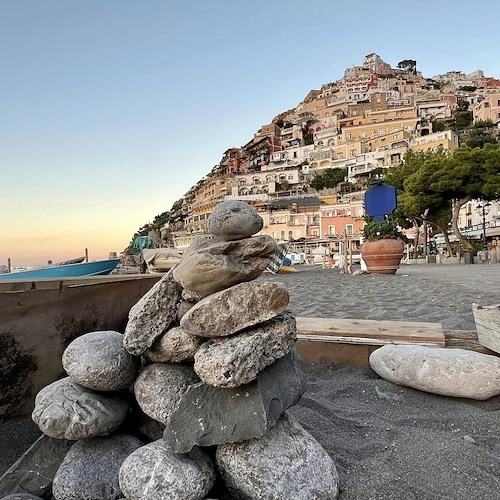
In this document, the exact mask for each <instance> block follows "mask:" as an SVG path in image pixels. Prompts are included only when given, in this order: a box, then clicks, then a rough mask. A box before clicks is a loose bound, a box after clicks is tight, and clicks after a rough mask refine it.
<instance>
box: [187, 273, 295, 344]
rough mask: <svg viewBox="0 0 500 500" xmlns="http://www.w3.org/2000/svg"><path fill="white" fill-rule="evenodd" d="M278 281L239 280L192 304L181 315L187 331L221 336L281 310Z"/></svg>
mask: <svg viewBox="0 0 500 500" xmlns="http://www.w3.org/2000/svg"><path fill="white" fill-rule="evenodd" d="M288 300H289V296H288V291H287V289H286V288H285V286H284V285H282V284H281V283H273V282H271V281H264V282H262V283H240V284H239V285H235V286H232V287H231V288H227V289H226V290H222V291H221V292H218V293H214V294H212V295H210V296H208V297H205V298H204V299H203V300H200V302H198V303H197V304H195V305H194V306H193V307H192V308H191V309H190V310H189V311H188V312H187V313H186V314H185V315H184V316H183V318H182V320H181V327H182V328H183V330H184V331H186V332H187V333H189V334H190V335H198V336H200V337H225V336H227V335H232V334H233V333H236V332H238V331H240V330H243V329H244V328H248V327H250V326H254V325H257V324H259V323H262V322H264V321H267V320H269V319H271V318H273V317H274V316H277V315H278V314H281V313H282V312H283V311H284V310H285V308H286V306H287V305H288Z"/></svg>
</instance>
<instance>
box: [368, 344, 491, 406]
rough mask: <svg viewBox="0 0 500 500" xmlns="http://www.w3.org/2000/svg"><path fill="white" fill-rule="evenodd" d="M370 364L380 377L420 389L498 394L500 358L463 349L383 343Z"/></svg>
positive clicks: (477, 396)
mask: <svg viewBox="0 0 500 500" xmlns="http://www.w3.org/2000/svg"><path fill="white" fill-rule="evenodd" d="M370 366H371V367H372V369H373V370H374V371H375V372H377V374H378V375H380V376H381V377H382V378H383V379H385V380H388V381H389V382H393V383H395V384H398V385H403V386H407V387H412V388H413V389H418V390H420V391H425V392H430V393H433V394H440V395H442V396H454V397H459V398H469V399H479V400H483V399H488V398H491V397H492V396H496V395H498V394H500V358H498V357H496V356H490V355H488V354H482V353H479V352H475V351H468V350H465V349H446V348H442V347H425V346H415V345H386V346H383V347H381V348H380V349H377V350H376V351H374V352H372V354H371V355H370Z"/></svg>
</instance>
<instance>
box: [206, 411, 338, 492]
mask: <svg viewBox="0 0 500 500" xmlns="http://www.w3.org/2000/svg"><path fill="white" fill-rule="evenodd" d="M216 460H217V467H218V470H219V472H220V473H221V476H222V479H223V481H224V483H225V485H226V486H227V488H228V490H229V491H230V493H231V498H235V499H238V500H257V499H258V500H261V499H264V498H265V499H266V500H290V499H293V500H334V499H335V498H337V496H338V493H339V477H338V472H337V468H336V467H335V464H334V462H333V460H332V459H331V458H330V456H329V455H328V453H327V452H326V451H325V450H324V449H323V448H322V446H321V445H320V444H319V443H318V442H317V441H316V440H315V439H314V438H313V437H312V436H311V435H310V434H309V433H308V432H307V431H305V430H304V429H303V428H302V427H301V426H300V424H299V423H297V422H296V421H295V420H294V419H292V418H291V417H289V416H286V415H285V416H284V417H283V418H282V419H280V420H279V421H278V422H277V424H276V426H275V427H274V428H273V429H271V430H270V431H269V433H268V434H266V435H265V436H264V437H262V438H261V439H252V440H250V441H246V442H243V443H235V444H225V445H221V446H219V447H218V448H217V453H216Z"/></svg>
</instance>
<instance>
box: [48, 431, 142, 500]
mask: <svg viewBox="0 0 500 500" xmlns="http://www.w3.org/2000/svg"><path fill="white" fill-rule="evenodd" d="M142 445H143V443H142V442H141V441H139V439H137V438H136V437H134V436H128V435H124V434H118V435H115V436H110V437H105V438H93V439H82V440H80V441H78V442H77V443H76V444H75V445H74V446H73V447H72V448H71V449H70V450H69V452H68V454H67V455H66V457H65V459H64V460H63V462H62V464H61V466H60V467H59V469H58V471H57V473H56V475H55V477H54V483H53V486H52V494H53V495H54V498H55V499H56V500H117V499H118V498H120V497H121V496H122V492H121V490H120V484H119V481H118V473H119V471H120V467H121V465H122V463H123V461H124V460H125V459H126V458H127V457H128V456H129V455H130V454H131V453H133V452H134V451H135V450H137V449H138V448H140V447H141V446H142Z"/></svg>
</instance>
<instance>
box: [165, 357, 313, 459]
mask: <svg viewBox="0 0 500 500" xmlns="http://www.w3.org/2000/svg"><path fill="white" fill-rule="evenodd" d="M303 393H304V384H303V381H302V379H301V374H300V372H299V366H298V359H297V357H296V353H295V350H292V351H291V352H290V353H288V354H287V355H286V356H284V357H282V358H280V359H278V360H277V361H276V362H275V363H273V364H272V365H270V366H268V367H267V368H265V369H264V370H262V371H261V372H260V373H259V375H258V376H257V380H256V381H255V382H252V383H250V384H245V385H242V386H240V387H238V388H235V389H222V388H219V387H214V386H211V385H207V384H205V383H198V384H194V385H192V386H190V387H189V388H188V389H187V391H186V392H185V393H184V394H183V395H182V397H181V400H180V402H179V404H178V406H177V408H176V409H175V410H174V411H173V412H172V414H171V416H170V419H169V421H168V423H167V425H166V427H165V432H164V434H163V438H164V439H165V442H166V443H167V444H168V446H169V447H170V448H171V449H172V450H173V451H175V452H176V453H186V452H187V451H189V450H191V449H192V447H193V446H195V445H199V446H213V445H217V444H221V443H233V442H238V441H244V440H246V439H251V438H260V437H262V436H263V435H264V434H265V433H266V432H268V431H269V429H270V428H272V427H273V426H274V425H275V423H276V421H277V420H278V419H279V417H280V416H281V414H282V413H283V411H284V410H286V409H287V408H289V407H290V406H292V405H294V404H296V403H298V402H299V400H300V398H301V397H302V394H303Z"/></svg>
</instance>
